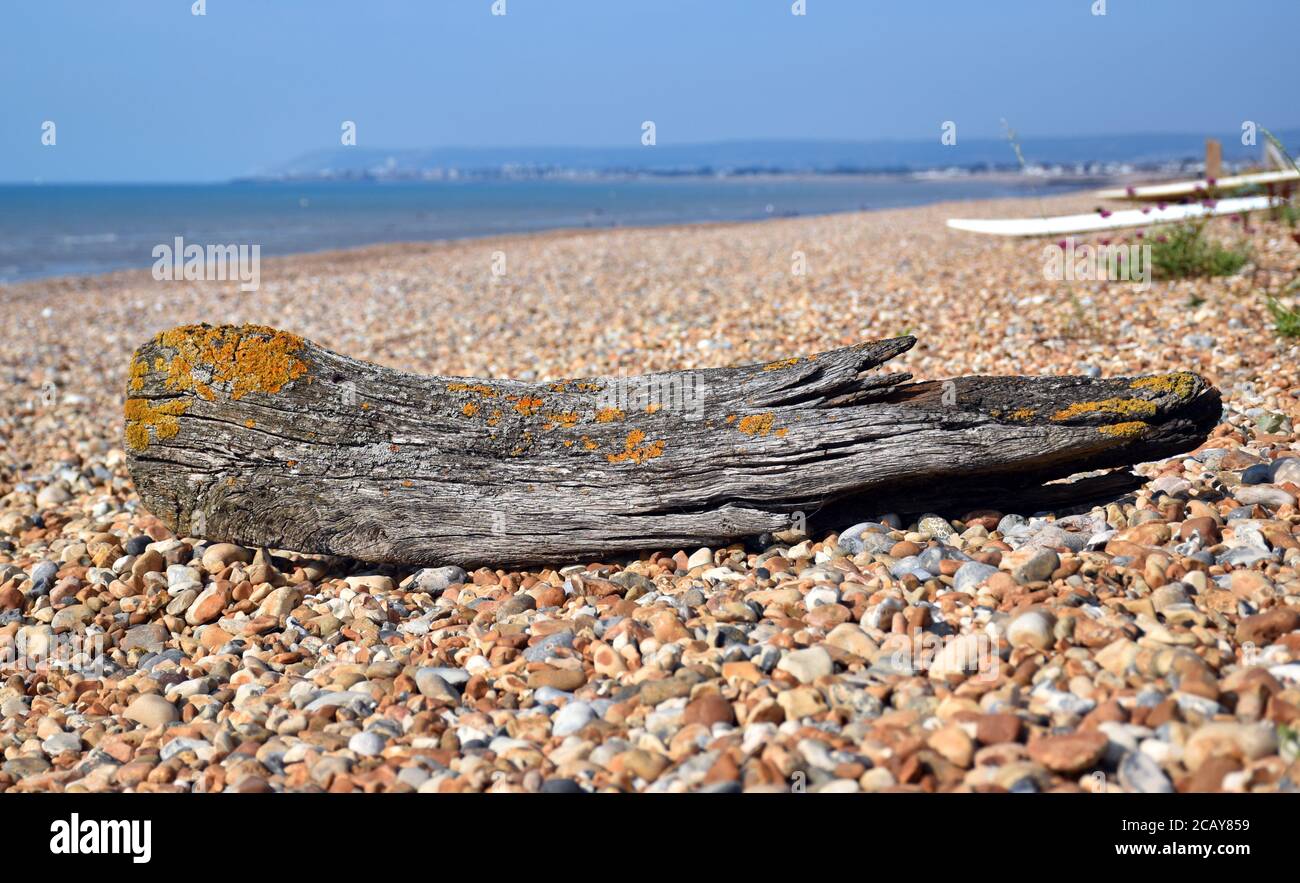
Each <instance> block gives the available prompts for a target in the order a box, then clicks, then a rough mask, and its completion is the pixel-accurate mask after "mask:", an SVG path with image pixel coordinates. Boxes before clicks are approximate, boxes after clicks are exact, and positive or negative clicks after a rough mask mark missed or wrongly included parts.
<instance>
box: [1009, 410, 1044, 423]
mask: <svg viewBox="0 0 1300 883" xmlns="http://www.w3.org/2000/svg"><path fill="white" fill-rule="evenodd" d="M1037 413H1038V410H1037V409H1036V408H1018V409H1016V410H1015V411H1012V412H1011V413H1009V414H1007V419H1008V420H1029V419H1030V418H1032V417H1033V416H1034V415H1035V414H1037Z"/></svg>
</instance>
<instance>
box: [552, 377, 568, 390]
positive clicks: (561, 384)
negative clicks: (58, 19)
mask: <svg viewBox="0 0 1300 883" xmlns="http://www.w3.org/2000/svg"><path fill="white" fill-rule="evenodd" d="M568 388H569V381H567V380H557V381H555V382H554V383H552V384H551V386H550V390H551V392H565V391H566V390H567V389H568Z"/></svg>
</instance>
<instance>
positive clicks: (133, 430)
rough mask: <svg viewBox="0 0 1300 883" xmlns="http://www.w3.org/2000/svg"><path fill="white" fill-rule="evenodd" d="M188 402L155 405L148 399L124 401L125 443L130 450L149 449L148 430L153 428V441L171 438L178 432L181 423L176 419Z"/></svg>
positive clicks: (177, 400)
mask: <svg viewBox="0 0 1300 883" xmlns="http://www.w3.org/2000/svg"><path fill="white" fill-rule="evenodd" d="M188 407H189V402H185V401H181V400H180V399H175V400H173V401H170V402H163V403H162V404H161V405H155V404H154V403H153V402H151V401H149V400H148V399H141V398H130V399H127V400H126V408H125V409H124V413H125V416H126V443H127V444H128V445H130V446H131V449H132V450H136V451H143V450H144V449H145V448H147V447H149V428H150V427H153V437H154V438H155V439H164V438H171V437H172V436H174V435H175V434H176V433H178V432H180V429H181V423H180V420H178V419H177V418H178V417H180V415H182V414H184V413H185V409H186V408H188Z"/></svg>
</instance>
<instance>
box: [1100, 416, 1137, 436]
mask: <svg viewBox="0 0 1300 883" xmlns="http://www.w3.org/2000/svg"><path fill="white" fill-rule="evenodd" d="M1149 428H1150V427H1149V426H1147V424H1145V423H1143V422H1142V421H1141V420H1130V421H1128V422H1127V423H1112V424H1111V425H1109V426H1098V427H1097V431H1098V432H1100V433H1101V434H1102V435H1109V436H1112V437H1114V438H1140V437H1141V436H1143V435H1145V434H1146V431H1147V430H1148V429H1149Z"/></svg>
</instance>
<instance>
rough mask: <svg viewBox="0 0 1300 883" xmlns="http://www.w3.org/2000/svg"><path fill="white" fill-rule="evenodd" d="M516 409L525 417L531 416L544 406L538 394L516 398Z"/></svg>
mask: <svg viewBox="0 0 1300 883" xmlns="http://www.w3.org/2000/svg"><path fill="white" fill-rule="evenodd" d="M514 402H515V410H516V411H518V412H519V413H520V414H523V415H524V416H525V417H531V416H532V415H533V414H536V413H537V410H538V409H539V408H540V407H541V406H542V400H541V399H539V398H537V397H536V396H520V397H519V398H518V399H515V400H514Z"/></svg>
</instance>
